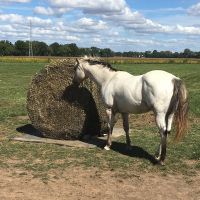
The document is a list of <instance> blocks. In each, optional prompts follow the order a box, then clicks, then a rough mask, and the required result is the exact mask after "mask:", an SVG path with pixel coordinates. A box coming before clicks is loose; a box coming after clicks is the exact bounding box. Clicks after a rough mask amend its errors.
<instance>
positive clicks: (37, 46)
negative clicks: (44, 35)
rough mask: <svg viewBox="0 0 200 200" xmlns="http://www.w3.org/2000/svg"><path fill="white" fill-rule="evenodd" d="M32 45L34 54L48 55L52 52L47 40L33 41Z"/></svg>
mask: <svg viewBox="0 0 200 200" xmlns="http://www.w3.org/2000/svg"><path fill="white" fill-rule="evenodd" d="M32 45H33V55H34V56H48V55H49V54H50V52H49V47H48V45H47V44H46V43H45V42H38V41H33V42H32Z"/></svg>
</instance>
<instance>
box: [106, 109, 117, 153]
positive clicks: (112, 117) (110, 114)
mask: <svg viewBox="0 0 200 200" xmlns="http://www.w3.org/2000/svg"><path fill="white" fill-rule="evenodd" d="M106 114H107V117H108V129H109V132H108V136H107V142H106V146H105V147H104V149H105V150H110V147H111V145H112V139H111V136H112V131H113V127H114V124H115V113H114V112H113V110H112V109H111V108H108V109H106Z"/></svg>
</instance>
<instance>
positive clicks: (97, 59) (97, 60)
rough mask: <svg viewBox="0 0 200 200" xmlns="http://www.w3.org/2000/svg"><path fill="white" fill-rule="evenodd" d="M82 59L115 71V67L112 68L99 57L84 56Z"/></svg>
mask: <svg viewBox="0 0 200 200" xmlns="http://www.w3.org/2000/svg"><path fill="white" fill-rule="evenodd" d="M84 60H85V61H86V62H88V63H89V64H90V65H101V66H103V67H106V68H108V69H110V70H111V71H117V69H115V68H113V67H112V66H111V64H110V63H107V62H104V61H101V60H100V59H99V58H86V59H84Z"/></svg>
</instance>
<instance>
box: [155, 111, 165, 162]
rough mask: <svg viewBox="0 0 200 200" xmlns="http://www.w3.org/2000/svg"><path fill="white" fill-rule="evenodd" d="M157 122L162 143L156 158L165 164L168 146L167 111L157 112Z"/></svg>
mask: <svg viewBox="0 0 200 200" xmlns="http://www.w3.org/2000/svg"><path fill="white" fill-rule="evenodd" d="M156 123H157V126H158V128H159V132H160V145H159V150H158V153H157V155H156V159H157V160H158V161H159V162H160V164H164V160H165V157H166V146H167V127H166V120H165V113H158V114H156Z"/></svg>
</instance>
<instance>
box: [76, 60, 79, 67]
mask: <svg viewBox="0 0 200 200" xmlns="http://www.w3.org/2000/svg"><path fill="white" fill-rule="evenodd" d="M78 65H79V60H78V58H76V66H78Z"/></svg>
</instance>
